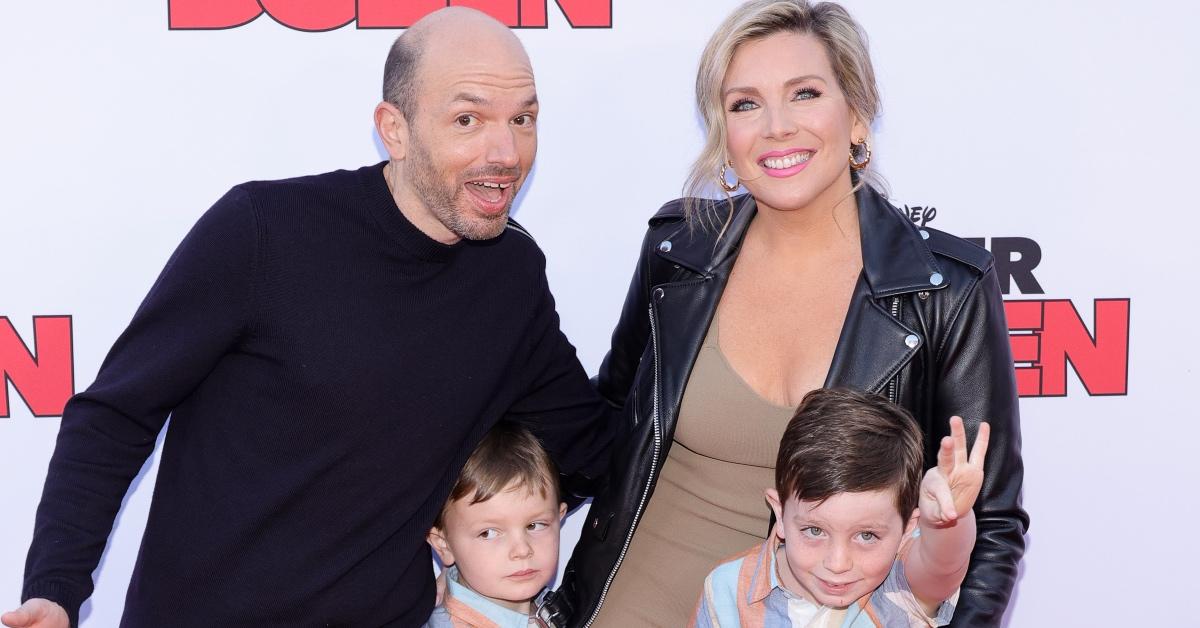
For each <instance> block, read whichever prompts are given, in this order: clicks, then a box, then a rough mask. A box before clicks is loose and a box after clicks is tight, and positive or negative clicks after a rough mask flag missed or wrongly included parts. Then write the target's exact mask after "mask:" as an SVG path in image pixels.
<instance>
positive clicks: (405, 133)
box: [375, 7, 538, 243]
mask: <svg viewBox="0 0 1200 628" xmlns="http://www.w3.org/2000/svg"><path fill="white" fill-rule="evenodd" d="M537 113H538V104H537V90H536V89H535V86H534V80H533V68H532V67H531V66H530V63H529V57H528V56H526V54H525V49H524V48H523V47H522V46H521V42H520V41H519V40H518V39H517V38H516V36H515V35H513V34H512V32H511V31H510V30H509V29H508V28H507V27H506V26H504V25H503V24H501V23H500V22H498V21H496V20H494V19H492V18H491V17H489V16H487V15H486V14H484V13H481V12H479V11H475V10H473V9H467V8H462V7H449V8H446V9H442V10H439V11H435V12H434V13H431V14H429V15H428V16H426V17H424V18H422V19H421V20H419V21H418V22H417V23H415V24H413V25H412V27H411V28H409V29H408V30H407V31H405V32H404V33H403V34H402V35H400V37H398V38H397V39H396V42H395V43H394V44H393V45H392V50H391V52H390V53H389V54H388V60H387V65H386V66H385V68H384V78H383V102H381V103H379V105H378V106H377V107H376V108H375V127H376V130H378V132H379V136H380V138H381V139H382V140H383V144H384V146H385V147H386V148H387V151H388V155H389V156H390V157H391V161H390V163H389V164H388V167H387V169H386V171H385V173H386V176H387V177H388V184H389V187H391V190H392V195H393V196H394V197H395V199H396V203H397V204H398V205H399V207H400V211H401V212H403V213H404V215H405V216H406V217H408V219H409V220H411V221H412V222H413V224H415V225H416V226H417V228H419V229H421V230H422V231H423V232H425V233H426V234H427V235H429V236H430V237H432V238H434V239H435V240H438V241H440V242H445V243H452V242H456V241H458V240H459V239H460V238H466V239H468V240H485V239H488V238H494V237H496V236H497V235H500V233H501V232H503V231H504V227H505V224H506V222H507V218H508V212H509V210H510V209H511V207H512V202H513V199H514V198H515V197H516V195H517V191H518V190H519V189H520V186H521V184H522V183H523V182H524V180H525V177H526V175H528V174H529V168H530V167H531V165H532V164H533V159H534V156H535V154H536V153H537V126H536V121H537Z"/></svg>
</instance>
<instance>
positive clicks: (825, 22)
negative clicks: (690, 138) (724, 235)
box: [684, 0, 880, 223]
mask: <svg viewBox="0 0 1200 628" xmlns="http://www.w3.org/2000/svg"><path fill="white" fill-rule="evenodd" d="M776 33H802V34H808V35H812V36H813V37H816V38H817V39H818V40H819V41H820V42H821V44H822V45H823V46H824V47H825V52H826V54H828V55H829V63H830V65H832V66H833V73H834V76H835V77H836V78H837V82H838V86H839V87H841V89H842V92H843V93H844V94H845V96H846V102H847V103H849V105H850V111H851V112H852V113H853V114H854V115H855V116H856V117H857V118H858V119H859V120H860V121H862V123H863V124H865V125H866V126H868V127H869V126H870V125H871V123H872V122H874V120H875V116H876V115H877V114H878V113H879V106H880V103H879V88H878V87H877V86H876V84H875V69H874V68H873V67H872V66H871V56H870V54H869V53H868V52H867V35H866V33H864V32H863V30H862V27H861V26H859V25H858V22H855V21H854V18H852V17H850V14H849V13H847V12H846V9H845V8H843V7H842V5H840V4H837V3H835V2H818V3H816V4H812V3H809V2H808V1H807V0H750V1H749V2H746V3H745V4H743V5H742V6H740V7H738V8H737V9H736V10H735V11H734V12H733V13H732V14H730V15H729V17H727V18H725V21H724V22H722V23H721V25H720V26H719V27H718V28H717V31H716V32H715V33H713V35H712V37H711V38H710V39H709V40H708V45H707V46H705V48H704V54H703V55H702V56H701V57H700V67H699V68H698V69H697V71H696V106H697V107H698V108H699V109H700V114H701V115H702V116H703V117H704V125H705V128H706V130H707V132H708V136H707V138H706V139H705V142H704V148H703V150H702V151H701V152H700V156H699V157H697V158H696V161H695V163H694V164H693V165H692V170H691V172H690V173H689V174H688V177H687V182H686V183H685V184H684V196H685V197H688V200H686V201H685V202H684V211H685V213H686V214H687V218H688V222H690V223H695V221H696V220H697V218H698V214H699V212H700V207H699V206H700V203H698V202H697V201H696V200H695V199H696V198H702V197H708V192H709V191H710V190H713V189H714V188H715V189H717V190H722V191H724V190H723V189H722V188H720V187H718V186H717V177H718V176H720V175H721V172H722V170H721V166H722V165H723V164H724V163H725V159H726V157H725V142H726V128H725V107H724V104H723V102H722V98H721V85H722V84H723V83H724V82H725V72H726V71H727V70H728V69H729V64H730V62H731V61H732V60H733V55H734V53H735V52H737V49H738V47H740V46H741V45H742V44H744V43H746V42H748V41H753V40H756V39H762V38H764V37H767V36H769V35H774V34H776ZM848 150H849V147H848V146H847V151H848ZM847 167H849V163H847ZM858 175H859V183H858V185H862V183H863V182H864V181H866V182H869V183H872V184H874V183H875V181H874V180H872V179H873V176H872V175H870V174H868V171H866V170H863V171H861V172H859V173H858ZM855 189H857V187H856V188H855ZM725 197H726V198H727V199H728V198H729V194H728V193H725ZM732 208H733V205H732V203H730V211H731V214H732ZM701 220H702V221H703V219H701Z"/></svg>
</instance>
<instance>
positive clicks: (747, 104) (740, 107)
mask: <svg viewBox="0 0 1200 628" xmlns="http://www.w3.org/2000/svg"><path fill="white" fill-rule="evenodd" d="M757 108H758V105H756V104H754V101H753V100H746V99H742V100H738V101H735V102H734V103H733V104H732V105H729V111H731V112H737V111H750V110H751V109H757Z"/></svg>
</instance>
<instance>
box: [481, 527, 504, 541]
mask: <svg viewBox="0 0 1200 628" xmlns="http://www.w3.org/2000/svg"><path fill="white" fill-rule="evenodd" d="M498 536H500V531H499V530H497V529H496V528H488V529H486V530H484V531H483V532H480V533H479V538H481V539H483V540H485V541H490V540H492V539H494V538H496V537H498Z"/></svg>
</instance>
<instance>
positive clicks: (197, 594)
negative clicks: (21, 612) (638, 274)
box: [22, 164, 608, 627]
mask: <svg viewBox="0 0 1200 628" xmlns="http://www.w3.org/2000/svg"><path fill="white" fill-rule="evenodd" d="M382 166H383V164H378V165H375V166H370V167H366V168H362V169H360V170H357V171H337V172H332V173H328V174H324V175H318V176H313V177H305V178H299V179H291V180H286V181H274V182H253V183H247V184H243V185H240V186H237V187H235V188H234V189H233V190H231V191H230V192H229V193H228V194H226V195H225V196H224V197H223V198H222V199H221V200H220V201H218V202H217V203H216V205H214V206H213V207H212V209H210V210H209V211H208V212H207V213H206V214H205V215H204V216H203V217H202V218H201V219H200V221H199V222H198V223H197V224H196V226H195V227H194V228H193V229H192V231H191V232H190V233H189V234H188V236H187V237H186V238H185V239H184V241H183V243H182V244H181V245H180V246H179V248H178V250H177V251H176V252H175V254H174V255H173V256H172V257H171V259H170V261H169V262H168V263H167V266H166V268H165V269H164V270H163V272H162V275H161V276H160V277H159V279H158V280H157V282H156V283H155V284H154V287H153V288H152V289H151V290H150V293H149V294H148V296H147V297H146V300H145V301H144V302H143V303H142V305H141V307H140V308H139V309H138V311H137V313H136V314H135V315H134V318H133V320H132V322H131V323H130V325H129V328H128V329H127V330H126V331H125V332H124V333H123V334H122V335H121V337H120V338H119V339H118V340H117V342H116V344H115V345H114V346H113V348H112V350H111V352H110V353H109V355H108V357H107V358H106V359H105V361H104V364H103V365H102V367H101V369H100V372H99V374H98V376H97V378H96V381H95V383H94V384H93V385H92V386H91V387H90V388H89V389H88V390H87V391H86V392H83V393H80V394H79V395H76V396H75V397H74V398H73V399H72V400H71V401H70V403H69V404H68V405H67V408H66V410H65V411H64V414H63V418H62V427H61V429H60V432H59V436H58V443H57V447H56V449H55V451H54V455H53V458H52V459H51V462H50V470H49V474H48V477H47V479H46V486H45V490H44V493H43V496H42V502H41V504H40V506H39V507H38V512H37V522H36V529H35V534H34V540H33V544H32V546H31V548H30V552H29V558H28V562H27V566H26V580H25V587H24V592H23V597H22V599H27V598H30V597H45V598H49V599H51V600H54V601H56V602H58V603H59V604H62V605H63V606H64V607H65V608H66V609H67V611H68V613H69V614H70V615H71V617H72V623H73V624H74V623H75V621H76V618H77V615H78V612H79V606H80V604H81V603H82V602H83V601H84V600H85V599H86V598H87V597H88V596H90V595H91V592H92V586H93V585H92V581H91V572H92V570H93V569H94V568H95V567H96V564H97V562H98V561H99V559H100V555H101V553H102V551H103V549H104V546H105V541H106V539H107V536H108V534H109V531H110V529H111V527H112V523H113V518H114V516H115V515H116V513H117V510H118V509H119V508H120V505H121V500H122V498H123V496H124V495H125V493H126V491H127V489H128V487H129V483H130V481H131V480H132V478H133V477H134V476H135V475H136V474H137V472H138V470H139V468H140V467H141V465H142V463H143V462H144V461H145V460H146V458H147V456H148V455H149V454H150V453H151V451H152V449H153V447H154V442H155V438H156V436H157V434H158V432H159V431H160V429H161V428H162V426H163V424H164V422H165V421H166V419H167V416H168V414H170V416H171V423H170V426H169V428H168V430H167V436H166V442H165V445H164V448H163V451H162V453H161V461H160V468H159V472H158V480H157V485H156V486H155V492H154V497H153V501H152V504H151V507H150V515H149V520H148V522H147V525H146V531H145V535H144V537H143V539H142V546H141V551H140V553H139V555H138V560H137V564H136V566H135V568H134V573H133V578H132V581H131V583H130V586H129V593H128V596H127V598H126V607H125V615H124V619H123V621H122V625H123V626H134V627H143V626H145V627H151V626H153V627H160V626H180V627H183V626H257V627H269V626H281V627H282V626H289V627H290V626H418V625H420V624H421V623H423V622H424V621H425V619H426V618H427V617H428V616H429V613H430V611H431V609H432V607H433V580H432V576H431V568H430V554H429V549H428V547H427V546H426V543H425V541H424V537H425V533H426V532H427V531H428V529H429V527H430V525H431V524H432V522H433V520H434V517H435V516H436V514H437V512H438V510H439V509H440V508H441V506H442V503H443V501H444V500H445V498H446V496H447V494H448V493H449V490H450V486H451V484H452V483H453V481H454V480H455V478H456V477H457V474H458V472H459V470H460V468H461V467H462V464H463V462H464V461H465V459H466V457H467V456H468V455H469V453H470V452H471V450H472V449H473V448H474V446H475V444H476V443H477V442H478V441H479V439H480V438H481V437H482V435H483V433H484V432H485V431H486V430H487V429H488V428H489V427H491V425H493V424H494V423H495V422H496V421H497V420H500V419H501V418H508V419H512V420H518V421H521V422H523V423H526V424H528V425H529V426H530V427H531V428H532V429H533V430H534V431H535V432H536V433H537V434H538V435H539V436H540V437H541V438H542V439H543V441H544V443H545V445H546V447H547V449H548V450H550V452H551V454H552V455H553V456H554V457H555V459H556V461H557V462H558V463H559V464H560V466H561V468H562V471H563V472H564V473H574V472H584V473H587V474H594V473H596V472H599V471H600V470H602V468H603V465H604V460H603V458H604V455H603V452H604V449H605V448H606V445H607V438H608V436H607V426H606V425H605V423H606V420H605V418H606V417H605V406H604V404H603V402H602V401H601V400H600V398H599V397H598V396H596V394H595V393H594V392H592V390H591V387H590V386H589V384H588V382H587V379H586V376H585V374H584V372H583V370H582V368H581V367H580V365H579V362H578V360H577V359H576V356H575V350H574V348H573V347H572V346H571V345H570V344H569V343H568V342H567V341H566V339H565V338H564V337H563V335H562V333H561V332H560V330H559V325H558V317H557V315H556V314H555V311H554V304H553V300H552V298H551V296H550V293H549V290H548V287H547V284H546V279H545V271H544V268H545V259H544V258H543V257H542V254H541V252H540V250H539V249H538V248H537V246H536V245H535V244H534V242H533V241H532V240H531V239H530V238H529V237H528V236H527V235H525V234H524V233H522V232H520V231H519V230H518V229H514V228H510V229H508V230H506V231H505V233H504V234H502V235H501V236H499V237H497V238H495V239H492V240H488V241H483V242H470V241H460V242H459V243H457V244H454V245H450V246H447V245H443V244H441V243H438V242H436V241H434V240H432V239H430V238H429V237H428V236H426V235H425V234H423V233H422V232H420V231H419V230H418V229H417V228H416V227H414V226H413V225H412V224H411V223H410V222H408V221H407V220H406V219H405V218H404V216H403V215H402V214H401V213H400V211H399V210H398V209H397V208H396V205H395V202H394V201H393V200H392V197H391V194H390V193H389V191H388V189H387V186H386V184H385V182H384V178H383V174H382Z"/></svg>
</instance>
